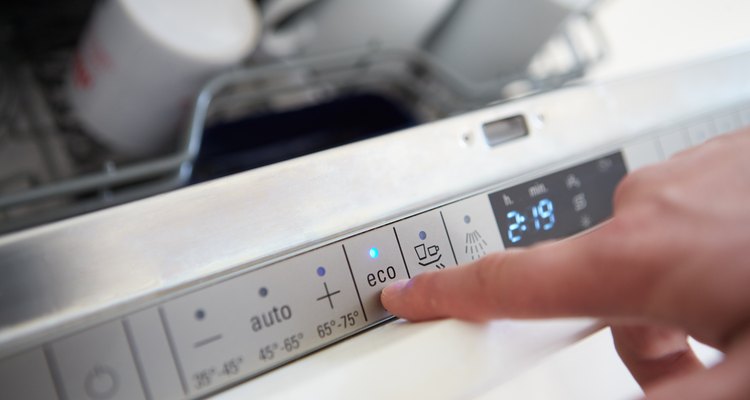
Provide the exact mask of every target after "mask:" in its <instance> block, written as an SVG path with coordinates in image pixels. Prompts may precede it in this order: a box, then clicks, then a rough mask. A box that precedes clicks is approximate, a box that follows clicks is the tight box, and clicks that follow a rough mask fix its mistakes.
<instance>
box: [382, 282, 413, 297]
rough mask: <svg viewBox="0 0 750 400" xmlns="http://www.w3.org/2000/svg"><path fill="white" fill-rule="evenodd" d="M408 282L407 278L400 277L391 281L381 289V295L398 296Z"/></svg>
mask: <svg viewBox="0 0 750 400" xmlns="http://www.w3.org/2000/svg"><path fill="white" fill-rule="evenodd" d="M408 284H409V280H408V279H402V280H400V281H396V282H393V283H391V284H390V285H388V286H386V287H385V288H384V289H383V292H382V293H381V296H387V297H393V296H399V295H400V294H401V293H403V292H404V289H405V288H406V286H407V285H408Z"/></svg>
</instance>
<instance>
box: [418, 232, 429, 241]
mask: <svg viewBox="0 0 750 400" xmlns="http://www.w3.org/2000/svg"><path fill="white" fill-rule="evenodd" d="M419 238H420V239H422V240H425V239H427V234H426V233H425V232H424V231H419Z"/></svg>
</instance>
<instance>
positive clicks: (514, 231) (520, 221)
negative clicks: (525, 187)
mask: <svg viewBox="0 0 750 400" xmlns="http://www.w3.org/2000/svg"><path fill="white" fill-rule="evenodd" d="M506 216H507V217H508V219H509V220H510V224H509V225H508V240H510V242H511V243H517V242H518V241H520V240H521V239H522V237H523V233H524V232H526V231H528V230H529V229H531V228H529V227H528V226H527V224H526V220H527V217H526V216H525V215H524V214H522V213H520V212H518V211H515V210H513V211H508V214H507V215H506ZM531 216H532V219H533V220H534V224H533V229H534V230H535V231H537V232H538V231H548V230H550V229H552V228H553V227H554V226H555V206H554V204H553V203H552V201H551V200H550V199H542V200H539V202H538V203H537V204H536V205H534V206H532V207H531Z"/></svg>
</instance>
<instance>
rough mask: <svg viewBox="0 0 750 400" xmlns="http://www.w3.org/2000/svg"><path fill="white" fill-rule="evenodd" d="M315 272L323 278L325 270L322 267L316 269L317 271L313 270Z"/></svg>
mask: <svg viewBox="0 0 750 400" xmlns="http://www.w3.org/2000/svg"><path fill="white" fill-rule="evenodd" d="M315 272H317V273H318V276H325V274H326V269H325V268H323V267H318V269H317V270H315Z"/></svg>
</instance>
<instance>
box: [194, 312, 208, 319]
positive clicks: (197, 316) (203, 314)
mask: <svg viewBox="0 0 750 400" xmlns="http://www.w3.org/2000/svg"><path fill="white" fill-rule="evenodd" d="M205 317H206V312H205V311H203V310H201V309H197V310H195V319H197V320H198V321H200V320H202V319H203V318H205Z"/></svg>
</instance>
